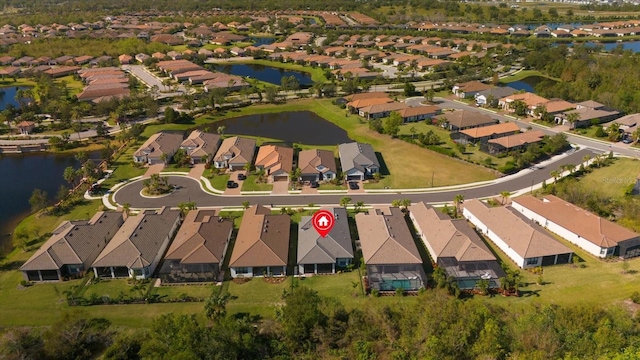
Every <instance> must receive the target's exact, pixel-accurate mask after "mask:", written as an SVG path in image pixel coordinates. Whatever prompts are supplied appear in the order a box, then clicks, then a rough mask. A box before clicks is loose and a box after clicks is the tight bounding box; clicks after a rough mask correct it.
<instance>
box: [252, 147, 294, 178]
mask: <svg viewBox="0 0 640 360" xmlns="http://www.w3.org/2000/svg"><path fill="white" fill-rule="evenodd" d="M255 165H256V167H262V168H264V170H265V171H266V172H267V174H269V175H280V174H281V173H284V174H287V175H288V174H289V172H291V170H292V169H293V149H292V148H288V147H282V146H276V145H263V146H260V149H259V150H258V155H257V156H256V162H255Z"/></svg>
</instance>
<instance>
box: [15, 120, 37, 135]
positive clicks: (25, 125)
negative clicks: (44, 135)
mask: <svg viewBox="0 0 640 360" xmlns="http://www.w3.org/2000/svg"><path fill="white" fill-rule="evenodd" d="M16 127H17V128H18V130H20V134H21V135H29V134H31V132H32V131H33V130H34V129H35V128H36V123H34V122H33V121H21V122H20V123H19V124H18V125H17V126H16Z"/></svg>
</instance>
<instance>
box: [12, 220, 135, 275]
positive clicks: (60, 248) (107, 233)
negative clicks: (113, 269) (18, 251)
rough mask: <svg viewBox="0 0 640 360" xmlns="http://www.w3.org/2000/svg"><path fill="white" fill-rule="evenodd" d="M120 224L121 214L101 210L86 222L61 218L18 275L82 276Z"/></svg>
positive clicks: (121, 221)
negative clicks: (62, 219)
mask: <svg viewBox="0 0 640 360" xmlns="http://www.w3.org/2000/svg"><path fill="white" fill-rule="evenodd" d="M122 223H123V218H122V213H119V212H103V211H99V212H97V213H96V214H95V215H94V216H93V217H92V218H91V220H88V221H86V220H82V221H64V222H63V223H62V224H60V226H58V227H57V228H56V229H55V230H53V233H52V234H51V237H49V239H48V240H47V242H45V243H44V244H43V245H42V246H40V248H39V249H38V251H36V252H35V254H33V255H32V256H31V257H30V258H29V260H27V261H26V262H25V263H24V265H22V266H21V267H20V271H22V276H23V277H24V279H25V280H27V281H59V280H62V279H65V278H75V277H81V276H83V274H84V272H85V271H86V270H88V269H89V268H90V267H91V264H92V263H93V261H94V260H95V259H96V257H97V256H98V254H100V252H101V251H102V249H104V248H105V246H106V245H107V244H108V243H109V241H110V240H111V238H113V236H114V235H115V234H116V232H117V231H118V229H119V228H120V225H122Z"/></svg>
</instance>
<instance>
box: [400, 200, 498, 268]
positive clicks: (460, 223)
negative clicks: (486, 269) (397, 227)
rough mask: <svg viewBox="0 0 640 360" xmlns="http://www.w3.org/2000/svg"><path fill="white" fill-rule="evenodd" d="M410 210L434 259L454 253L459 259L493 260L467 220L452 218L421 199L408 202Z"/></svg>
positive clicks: (459, 260) (491, 254)
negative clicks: (413, 202)
mask: <svg viewBox="0 0 640 360" xmlns="http://www.w3.org/2000/svg"><path fill="white" fill-rule="evenodd" d="M409 212H410V213H411V217H412V218H413V219H414V223H415V224H416V227H417V228H419V229H420V230H421V231H422V233H423V235H424V237H425V238H426V242H427V244H425V245H426V246H427V249H429V253H430V254H431V257H432V258H433V260H434V261H436V262H437V261H438V258H440V257H454V258H456V260H458V262H465V261H490V260H496V258H495V256H493V253H492V252H491V250H489V248H488V247H487V245H486V244H485V243H484V241H482V239H480V237H479V236H478V234H476V233H475V231H473V229H472V228H471V227H469V225H468V224H467V222H466V220H463V219H458V220H452V219H451V218H450V217H449V216H448V215H445V214H443V213H442V212H440V211H438V210H436V209H434V208H433V207H431V206H429V205H426V204H425V203H423V202H419V203H417V204H413V205H411V206H409Z"/></svg>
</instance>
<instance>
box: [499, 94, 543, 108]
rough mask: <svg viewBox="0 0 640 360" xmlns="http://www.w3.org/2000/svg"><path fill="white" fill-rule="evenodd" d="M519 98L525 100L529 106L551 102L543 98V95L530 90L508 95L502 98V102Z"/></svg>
mask: <svg viewBox="0 0 640 360" xmlns="http://www.w3.org/2000/svg"><path fill="white" fill-rule="evenodd" d="M517 100H520V101H523V102H524V103H525V104H527V106H529V107H531V106H540V105H544V104H546V103H547V102H549V100H547V99H545V98H543V97H542V96H538V95H536V94H533V93H530V92H525V93H520V94H513V95H509V96H507V97H504V98H502V99H500V102H511V101H517Z"/></svg>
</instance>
